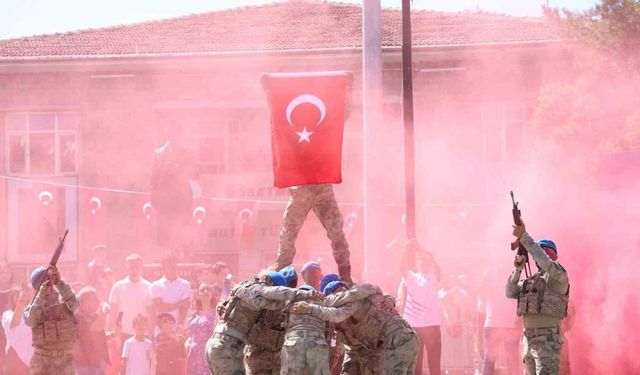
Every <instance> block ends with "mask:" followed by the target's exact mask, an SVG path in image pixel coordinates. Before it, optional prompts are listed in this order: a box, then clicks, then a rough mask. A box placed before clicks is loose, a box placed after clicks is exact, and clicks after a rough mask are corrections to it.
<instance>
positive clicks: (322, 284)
mask: <svg viewBox="0 0 640 375" xmlns="http://www.w3.org/2000/svg"><path fill="white" fill-rule="evenodd" d="M332 281H340V276H338V275H337V274H335V273H330V274H328V275H324V277H323V278H322V280H320V290H324V287H325V286H327V284H329V283H330V282H332Z"/></svg>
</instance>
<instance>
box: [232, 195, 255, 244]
mask: <svg viewBox="0 0 640 375" xmlns="http://www.w3.org/2000/svg"><path fill="white" fill-rule="evenodd" d="M259 209H260V202H247V201H240V202H236V207H235V212H236V217H235V220H234V223H233V237H234V238H233V239H234V243H235V248H236V250H238V251H242V250H253V248H254V246H255V242H256V241H255V240H256V220H257V218H258V210H259Z"/></svg>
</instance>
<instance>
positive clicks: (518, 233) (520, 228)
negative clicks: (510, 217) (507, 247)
mask: <svg viewBox="0 0 640 375" xmlns="http://www.w3.org/2000/svg"><path fill="white" fill-rule="evenodd" d="M525 231H526V228H525V227H524V221H523V222H522V225H514V226H513V235H514V236H515V237H516V238H517V239H520V237H522V235H523V234H524V232H525Z"/></svg>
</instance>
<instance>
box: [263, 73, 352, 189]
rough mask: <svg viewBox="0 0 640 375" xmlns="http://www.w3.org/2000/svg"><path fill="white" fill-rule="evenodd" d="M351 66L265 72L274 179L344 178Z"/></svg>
mask: <svg viewBox="0 0 640 375" xmlns="http://www.w3.org/2000/svg"><path fill="white" fill-rule="evenodd" d="M351 80H352V77H351V74H350V73H347V72H325V73H266V74H263V75H262V83H263V85H264V88H265V91H266V93H267V98H268V100H269V105H270V107H271V148H272V152H273V172H274V180H275V183H274V185H275V186H276V187H279V188H284V187H289V186H296V185H307V184H323V183H334V184H335V183H340V182H342V173H341V164H342V136H343V130H344V121H345V107H346V103H345V102H346V96H347V91H348V89H349V88H350V86H351Z"/></svg>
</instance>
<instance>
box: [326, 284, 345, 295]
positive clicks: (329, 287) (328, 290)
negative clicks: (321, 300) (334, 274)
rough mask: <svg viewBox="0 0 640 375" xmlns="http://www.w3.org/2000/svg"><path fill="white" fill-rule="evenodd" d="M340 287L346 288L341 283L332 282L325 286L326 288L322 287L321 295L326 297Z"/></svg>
mask: <svg viewBox="0 0 640 375" xmlns="http://www.w3.org/2000/svg"><path fill="white" fill-rule="evenodd" d="M341 286H344V287H345V288H346V285H344V283H343V282H342V281H332V282H330V283H329V284H327V286H325V287H324V289H323V290H322V293H323V294H324V295H325V296H328V295H329V294H331V293H333V292H335V291H336V289H338V288H339V287H341Z"/></svg>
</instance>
